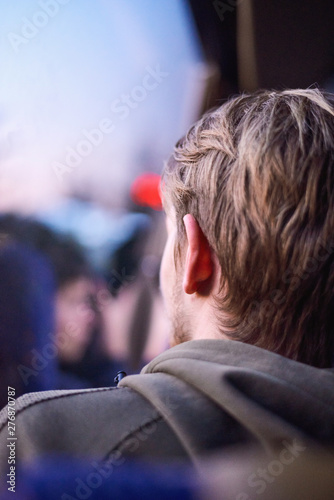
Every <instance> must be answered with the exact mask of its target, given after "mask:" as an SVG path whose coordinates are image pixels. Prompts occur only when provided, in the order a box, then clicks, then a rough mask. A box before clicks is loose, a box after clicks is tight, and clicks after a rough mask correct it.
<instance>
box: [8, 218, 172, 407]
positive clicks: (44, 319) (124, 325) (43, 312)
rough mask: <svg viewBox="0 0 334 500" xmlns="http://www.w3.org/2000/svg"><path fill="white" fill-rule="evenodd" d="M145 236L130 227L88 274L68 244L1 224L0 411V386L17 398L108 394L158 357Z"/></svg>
mask: <svg viewBox="0 0 334 500" xmlns="http://www.w3.org/2000/svg"><path fill="white" fill-rule="evenodd" d="M159 215H160V214H159ZM158 224H160V220H159V223H158ZM155 229H156V228H155ZM151 233H152V229H151V227H145V228H143V227H140V226H138V228H137V230H135V231H134V232H132V234H130V235H128V236H127V237H126V238H124V239H123V241H122V242H121V243H120V244H119V246H118V247H117V248H116V249H113V250H110V252H109V253H108V255H107V259H105V263H104V266H102V267H101V266H100V267H99V268H97V266H96V265H95V263H94V262H92V259H91V258H90V255H89V252H88V251H87V249H86V248H85V247H84V245H82V244H81V243H80V242H79V241H78V238H76V237H75V236H74V235H73V234H72V235H71V234H69V233H66V232H64V231H63V232H62V231H56V230H55V229H53V228H51V227H50V225H47V224H45V223H42V222H40V221H39V220H37V219H36V218H33V217H23V216H21V215H18V214H13V213H10V214H2V215H1V216H0V273H1V282H0V344H1V347H0V373H1V378H0V380H1V382H0V383H1V386H2V387H1V388H0V404H1V407H3V406H4V405H5V404H6V403H7V401H6V399H5V396H6V393H7V386H14V387H15V388H16V391H17V393H16V396H17V397H18V396H19V395H21V394H24V393H26V392H35V391H42V390H50V389H78V388H91V387H104V386H113V385H115V382H114V379H115V376H116V374H117V373H118V372H119V371H125V372H126V373H135V372H138V371H139V370H140V369H141V367H142V366H143V365H144V364H146V363H147V362H148V361H149V360H150V359H152V358H153V357H154V356H155V355H157V354H158V353H159V352H161V351H162V350H164V349H165V348H167V335H166V323H165V321H164V314H163V313H162V304H161V298H160V294H159V289H158V286H159V285H158V283H159V280H158V273H159V263H158V262H159V261H158V258H157V257H154V256H153V255H152V254H149V255H147V254H146V253H145V249H146V248H147V241H148V240H150V248H152V236H150V234H151ZM153 331H155V335H153V334H152V332H153Z"/></svg>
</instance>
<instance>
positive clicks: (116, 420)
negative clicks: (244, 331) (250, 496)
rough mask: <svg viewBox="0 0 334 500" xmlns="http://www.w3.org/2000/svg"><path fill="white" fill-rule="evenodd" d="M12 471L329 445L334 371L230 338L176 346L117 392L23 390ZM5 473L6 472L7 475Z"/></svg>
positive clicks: (333, 432) (2, 443)
mask: <svg viewBox="0 0 334 500" xmlns="http://www.w3.org/2000/svg"><path fill="white" fill-rule="evenodd" d="M15 410H16V416H15V424H16V428H15V437H17V440H15V441H13V443H15V446H14V448H15V454H16V465H17V463H19V462H20V460H30V459H32V458H35V457H37V456H40V455H41V454H43V453H52V452H57V453H66V454H70V455H72V456H77V457H78V456H79V457H84V456H86V457H87V456H88V457H91V458H94V460H104V461H105V462H106V463H108V464H109V467H116V466H118V465H121V464H122V463H124V461H125V460H126V458H127V457H141V458H150V459H154V460H156V459H157V458H158V459H173V460H175V459H186V460H189V461H190V462H192V463H194V464H195V465H198V464H199V462H200V459H201V458H202V457H203V455H205V454H206V453H208V452H211V451H218V450H221V449H223V448H224V449H225V450H226V449H227V446H230V445H236V444H245V443H249V444H252V445H254V444H259V445H260V446H261V448H263V449H264V450H266V451H267V452H269V453H270V452H272V451H274V450H277V448H278V447H280V446H282V443H287V442H290V443H291V442H293V443H296V442H297V441H298V442H306V441H308V442H309V443H311V444H316V445H323V446H326V447H331V448H334V371H333V370H330V369H318V368H314V367H310V366H308V365H305V364H302V363H298V362H295V361H291V360H289V359H286V358H284V357H282V356H279V355H277V354H274V353H272V352H268V351H265V350H263V349H260V348H258V347H254V346H250V345H247V344H243V343H240V342H236V341H230V340H197V341H190V342H186V343H184V344H181V345H179V346H176V347H174V348H172V349H169V350H168V351H166V352H164V353H163V354H161V355H160V356H158V357H157V358H155V359H154V360H153V361H152V362H151V363H149V364H148V365H147V366H146V367H145V368H144V369H143V370H142V372H141V374H139V375H131V376H128V377H125V378H124V379H122V380H121V382H120V383H119V384H118V387H117V388H104V389H89V390H75V391H49V392H42V393H34V394H27V395H25V396H22V397H21V398H19V399H18V400H17V402H16V406H15ZM7 422H8V415H7V409H6V408H4V409H3V410H2V412H1V413H0V469H1V471H4V472H6V471H7V469H8V463H7V459H8V450H9V448H8V447H7V445H8V443H9V442H10V440H8V439H7V438H9V437H10V436H9V434H8V427H7ZM6 473H7V472H6Z"/></svg>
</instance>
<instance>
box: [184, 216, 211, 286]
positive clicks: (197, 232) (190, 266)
mask: <svg viewBox="0 0 334 500" xmlns="http://www.w3.org/2000/svg"><path fill="white" fill-rule="evenodd" d="M183 222H184V225H185V229H186V234H187V242H188V248H187V255H186V263H185V271H184V277H183V289H184V291H185V293H187V294H193V293H195V292H198V293H201V292H202V291H203V290H204V288H205V285H206V284H207V283H208V280H209V279H210V278H211V276H212V272H213V264H212V259H211V250H210V245H209V243H208V241H207V239H206V237H205V235H204V234H203V231H202V230H201V228H200V226H199V224H198V222H197V221H196V219H195V218H194V217H193V216H192V215H191V214H187V215H186V216H185V217H184V218H183Z"/></svg>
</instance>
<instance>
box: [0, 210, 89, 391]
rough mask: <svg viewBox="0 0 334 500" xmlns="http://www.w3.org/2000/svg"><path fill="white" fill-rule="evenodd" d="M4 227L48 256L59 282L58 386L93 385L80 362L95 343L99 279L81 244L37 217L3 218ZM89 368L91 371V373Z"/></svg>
mask: <svg viewBox="0 0 334 500" xmlns="http://www.w3.org/2000/svg"><path fill="white" fill-rule="evenodd" d="M0 230H1V231H3V233H4V234H6V235H8V237H10V238H11V239H13V240H14V241H17V242H20V243H21V244H22V245H25V246H26V247H27V248H30V249H33V250H36V251H38V252H39V253H41V254H42V255H44V258H45V259H46V260H47V261H48V263H49V265H50V268H51V272H53V276H54V283H55V296H54V302H55V303H54V326H53V330H52V331H53V333H54V334H55V341H56V345H57V350H58V364H59V368H60V373H61V374H63V376H60V378H59V380H58V386H57V388H74V387H75V388H78V387H93V386H94V380H90V379H89V373H85V366H82V365H81V364H80V361H81V360H82V358H83V356H84V354H85V351H86V349H87V347H88V345H89V343H90V342H91V339H92V335H93V328H94V327H95V326H96V325H95V319H96V313H95V311H94V306H93V302H94V301H93V297H94V294H95V278H94V275H93V272H92V270H91V268H90V265H89V263H88V260H87V259H86V257H85V254H84V251H83V249H82V248H81V247H80V245H79V244H78V243H77V242H76V241H75V240H73V239H72V238H70V237H67V236H62V235H60V234H59V235H58V234H56V233H55V232H54V231H52V230H51V229H49V228H48V227H46V226H45V225H43V224H41V223H40V222H37V221H36V220H33V219H27V218H23V217H20V216H19V215H14V214H4V215H2V216H1V217H0ZM88 371H89V370H87V372H88Z"/></svg>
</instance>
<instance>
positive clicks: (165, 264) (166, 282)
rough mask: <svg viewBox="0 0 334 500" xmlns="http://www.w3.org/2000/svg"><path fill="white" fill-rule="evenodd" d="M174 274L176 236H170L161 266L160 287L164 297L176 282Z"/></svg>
mask: <svg viewBox="0 0 334 500" xmlns="http://www.w3.org/2000/svg"><path fill="white" fill-rule="evenodd" d="M174 275H175V267H174V238H173V237H171V236H169V237H168V239H167V242H166V246H165V249H164V253H163V256H162V260H161V266H160V288H161V292H162V295H163V296H164V297H166V296H168V295H169V290H170V288H171V286H172V283H173V282H174Z"/></svg>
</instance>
